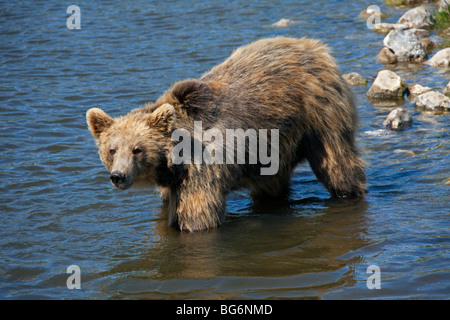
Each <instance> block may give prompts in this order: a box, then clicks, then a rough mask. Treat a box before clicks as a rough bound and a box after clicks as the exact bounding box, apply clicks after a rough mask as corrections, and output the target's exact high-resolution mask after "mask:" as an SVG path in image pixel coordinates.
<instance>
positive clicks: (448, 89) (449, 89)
mask: <svg viewBox="0 0 450 320" xmlns="http://www.w3.org/2000/svg"><path fill="white" fill-rule="evenodd" d="M442 93H443V94H445V95H446V96H449V97H450V82H449V83H447V86H446V87H445V88H444V91H442Z"/></svg>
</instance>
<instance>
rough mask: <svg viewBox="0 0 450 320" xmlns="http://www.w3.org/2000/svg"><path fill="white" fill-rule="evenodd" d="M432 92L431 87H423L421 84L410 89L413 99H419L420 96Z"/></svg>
mask: <svg viewBox="0 0 450 320" xmlns="http://www.w3.org/2000/svg"><path fill="white" fill-rule="evenodd" d="M428 91H431V88H429V87H423V86H421V85H420V84H415V85H412V86H409V87H408V93H409V95H410V96H411V97H413V98H414V97H417V96H420V95H421V94H422V93H425V92H428Z"/></svg>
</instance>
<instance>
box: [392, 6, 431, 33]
mask: <svg viewBox="0 0 450 320" xmlns="http://www.w3.org/2000/svg"><path fill="white" fill-rule="evenodd" d="M398 23H401V24H404V25H407V26H408V27H409V28H416V29H431V28H433V26H434V24H435V23H436V21H435V20H434V18H433V16H432V14H431V12H430V11H428V10H427V9H426V8H425V7H416V8H412V9H409V10H408V11H406V12H405V14H404V15H402V16H401V17H400V19H399V20H398Z"/></svg>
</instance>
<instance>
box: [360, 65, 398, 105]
mask: <svg viewBox="0 0 450 320" xmlns="http://www.w3.org/2000/svg"><path fill="white" fill-rule="evenodd" d="M405 91H406V85H405V84H404V83H403V81H402V79H401V78H400V77H399V76H398V75H397V74H396V73H395V72H392V71H390V70H381V71H380V72H378V75H377V77H376V79H375V81H374V82H373V84H372V86H371V87H370V89H369V91H367V93H366V95H367V97H369V98H375V99H399V98H402V97H403V95H404V93H405Z"/></svg>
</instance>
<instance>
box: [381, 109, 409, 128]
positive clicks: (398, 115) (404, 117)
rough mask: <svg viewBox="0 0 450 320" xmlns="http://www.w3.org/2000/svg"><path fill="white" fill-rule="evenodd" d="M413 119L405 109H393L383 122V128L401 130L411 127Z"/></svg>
mask: <svg viewBox="0 0 450 320" xmlns="http://www.w3.org/2000/svg"><path fill="white" fill-rule="evenodd" d="M412 121H413V118H412V117H411V113H410V112H409V110H408V109H406V108H402V107H399V108H395V109H394V110H392V111H391V112H390V113H389V114H388V116H387V117H386V120H384V122H383V126H385V127H389V128H391V129H403V128H407V127H409V126H411V123H412Z"/></svg>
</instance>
